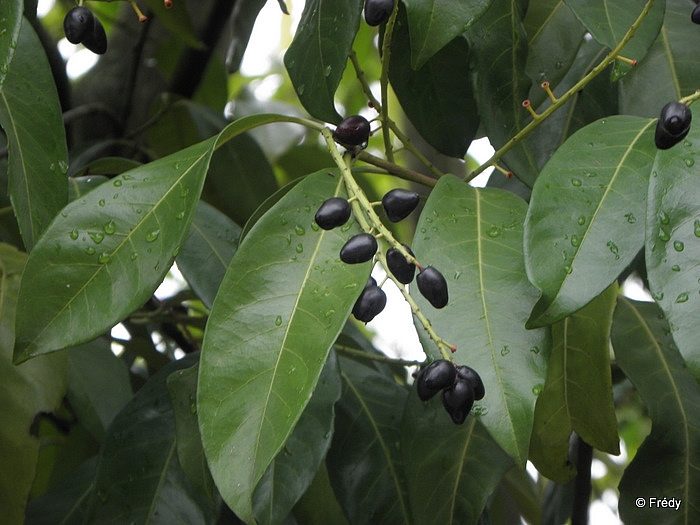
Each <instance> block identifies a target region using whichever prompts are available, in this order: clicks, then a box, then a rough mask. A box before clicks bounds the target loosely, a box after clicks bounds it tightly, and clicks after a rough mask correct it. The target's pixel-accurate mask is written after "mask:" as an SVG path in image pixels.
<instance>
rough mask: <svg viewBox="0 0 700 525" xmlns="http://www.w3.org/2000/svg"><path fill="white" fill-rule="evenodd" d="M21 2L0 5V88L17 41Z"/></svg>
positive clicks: (13, 1) (8, 1)
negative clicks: (1, 29) (0, 31)
mask: <svg viewBox="0 0 700 525" xmlns="http://www.w3.org/2000/svg"><path fill="white" fill-rule="evenodd" d="M23 5H24V2H23V1H22V0H7V1H6V2H3V3H2V5H0V20H2V27H3V29H4V31H2V33H0V57H2V58H0V87H1V86H2V84H3V82H4V81H5V76H6V75H7V72H8V70H9V68H10V62H12V58H13V57H14V54H15V50H16V49H17V45H18V41H19V31H20V28H21V26H22V7H23Z"/></svg>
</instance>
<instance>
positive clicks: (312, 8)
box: [284, 0, 363, 123]
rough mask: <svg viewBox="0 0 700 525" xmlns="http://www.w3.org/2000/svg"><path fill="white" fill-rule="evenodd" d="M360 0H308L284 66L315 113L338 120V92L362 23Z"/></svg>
mask: <svg viewBox="0 0 700 525" xmlns="http://www.w3.org/2000/svg"><path fill="white" fill-rule="evenodd" d="M362 4H363V2H362V1H361V0H349V1H344V2H338V1H336V0H307V2H306V3H305V4H304V11H303V13H302V14H301V20H300V21H299V26H298V27H297V31H296V34H295V35H294V40H292V43H291V44H290V46H289V48H288V49H287V52H286V53H285V54H284V65H285V67H286V68H287V73H288V74H289V78H290V79H291V80H292V84H294V89H296V93H297V95H298V97H299V100H300V101H301V103H302V105H303V106H304V108H305V109H306V111H308V112H309V113H310V114H311V115H312V116H314V117H316V118H318V119H320V120H323V121H326V122H334V123H337V122H339V121H340V115H338V112H337V111H336V109H335V105H334V96H335V91H336V89H337V88H338V84H340V79H341V78H342V76H343V70H344V69H345V64H346V62H347V60H348V55H349V54H350V50H351V49H352V43H353V40H354V39H355V34H356V33H357V29H358V27H359V25H360V15H361V13H362Z"/></svg>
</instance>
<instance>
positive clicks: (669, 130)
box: [654, 100, 693, 149]
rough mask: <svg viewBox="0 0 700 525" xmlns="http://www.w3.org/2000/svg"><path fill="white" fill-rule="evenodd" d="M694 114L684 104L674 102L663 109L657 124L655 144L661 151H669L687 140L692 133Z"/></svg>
mask: <svg viewBox="0 0 700 525" xmlns="http://www.w3.org/2000/svg"><path fill="white" fill-rule="evenodd" d="M692 117H693V113H692V112H691V111H690V108H689V107H688V106H686V105H685V104H683V103H682V102H677V101H675V100H674V101H672V102H669V103H668V104H666V105H665V106H664V107H663V108H662V109H661V114H660V115H659V120H658V122H657V123H656V131H655V133H654V143H655V144H656V147H657V148H659V149H669V148H670V147H672V146H675V145H676V144H678V143H679V142H680V141H681V140H683V139H684V138H685V136H686V135H687V134H688V131H690V121H691V120H692Z"/></svg>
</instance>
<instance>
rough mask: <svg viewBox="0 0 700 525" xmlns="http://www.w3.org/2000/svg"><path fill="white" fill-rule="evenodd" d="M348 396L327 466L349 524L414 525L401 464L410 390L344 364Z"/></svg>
mask: <svg viewBox="0 0 700 525" xmlns="http://www.w3.org/2000/svg"><path fill="white" fill-rule="evenodd" d="M340 366H341V375H342V377H343V392H342V395H341V398H340V401H339V402H338V404H337V406H336V412H337V415H336V423H335V425H336V428H335V434H334V435H333V444H332V445H331V449H330V450H329V451H328V458H327V459H326V464H327V466H328V475H329V477H330V480H331V484H332V485H333V490H334V491H335V494H336V497H337V498H338V501H339V502H340V505H341V506H342V507H343V510H344V511H345V514H346V516H347V517H348V520H349V521H350V523H352V524H354V525H358V524H367V525H373V524H375V523H382V524H387V525H392V524H397V525H399V524H410V523H412V522H413V520H412V518H411V513H410V512H411V511H410V508H409V503H408V498H407V493H406V480H405V478H404V469H403V464H402V461H401V448H400V441H401V408H402V407H403V405H404V403H405V400H406V396H407V394H408V390H407V389H406V388H405V387H404V386H401V385H399V384H398V383H397V382H396V381H395V380H394V378H393V377H392V376H387V375H385V374H382V373H380V372H378V371H377V369H376V368H374V367H373V366H372V365H371V364H365V363H360V362H357V361H354V360H351V359H341V361H340Z"/></svg>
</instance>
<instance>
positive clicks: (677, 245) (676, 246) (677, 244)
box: [673, 241, 685, 252]
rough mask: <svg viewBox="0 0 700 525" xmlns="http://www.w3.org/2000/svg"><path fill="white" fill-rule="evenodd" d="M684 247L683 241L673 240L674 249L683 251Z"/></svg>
mask: <svg viewBox="0 0 700 525" xmlns="http://www.w3.org/2000/svg"><path fill="white" fill-rule="evenodd" d="M684 248H685V245H684V244H683V241H674V242H673V249H674V250H676V251H677V252H682V251H683V249H684Z"/></svg>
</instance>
